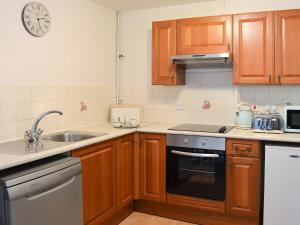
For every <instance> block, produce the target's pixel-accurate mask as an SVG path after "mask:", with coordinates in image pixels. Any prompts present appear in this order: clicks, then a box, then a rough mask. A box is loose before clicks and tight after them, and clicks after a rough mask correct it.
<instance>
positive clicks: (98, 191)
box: [72, 142, 117, 224]
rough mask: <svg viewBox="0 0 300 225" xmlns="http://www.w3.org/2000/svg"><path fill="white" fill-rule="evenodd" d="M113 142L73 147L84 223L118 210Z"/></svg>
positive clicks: (107, 215)
mask: <svg viewBox="0 0 300 225" xmlns="http://www.w3.org/2000/svg"><path fill="white" fill-rule="evenodd" d="M115 151H116V144H115V142H108V143H104V144H98V145H93V146H90V147H87V148H83V149H81V150H77V151H75V152H74V153H73V154H72V155H73V156H77V157H80V158H81V163H82V176H83V211H84V224H99V223H101V222H102V221H103V220H104V219H105V218H107V217H109V216H110V215H112V214H113V213H114V212H116V210H117V201H116V200H117V198H116V189H115V177H116V176H115V173H114V172H115Z"/></svg>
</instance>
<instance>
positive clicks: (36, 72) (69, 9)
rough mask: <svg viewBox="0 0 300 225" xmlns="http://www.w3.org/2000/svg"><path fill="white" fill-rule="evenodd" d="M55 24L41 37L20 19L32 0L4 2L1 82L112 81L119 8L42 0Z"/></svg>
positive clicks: (84, 0) (81, 0) (0, 9)
mask: <svg viewBox="0 0 300 225" xmlns="http://www.w3.org/2000/svg"><path fill="white" fill-rule="evenodd" d="M40 2H41V3H43V4H44V5H45V6H46V8H47V9H48V10H49V13H50V16H51V19H52V25H51V29H50V32H49V33H48V34H46V35H45V36H44V37H42V38H36V37H33V36H31V35H29V34H28V33H27V31H26V30H25V29H24V27H23V25H22V21H21V13H22V9H23V7H24V6H25V5H26V4H27V3H28V0H1V1H0V21H1V22H0V27H1V35H0V75H1V79H0V85H15V84H18V85H19V84H21V85H64V84H65V85H112V84H114V82H115V51H114V49H115V29H116V12H115V11H113V10H111V9H108V8H105V7H102V6H100V5H99V4H96V3H95V2H93V1H90V0H40Z"/></svg>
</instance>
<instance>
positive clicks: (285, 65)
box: [275, 10, 300, 84]
mask: <svg viewBox="0 0 300 225" xmlns="http://www.w3.org/2000/svg"><path fill="white" fill-rule="evenodd" d="M275 21H276V34H275V35H276V36H275V59H276V64H275V71H276V81H277V82H278V83H281V84H300V63H299V62H300V54H299V52H300V10H286V11H277V12H275Z"/></svg>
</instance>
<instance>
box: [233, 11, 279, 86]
mask: <svg viewBox="0 0 300 225" xmlns="http://www.w3.org/2000/svg"><path fill="white" fill-rule="evenodd" d="M273 21H274V18H273V12H262V13H253V14H241V15H234V16H233V63H234V64H233V67H234V83H235V84H270V83H274V28H273V24H274V22H273Z"/></svg>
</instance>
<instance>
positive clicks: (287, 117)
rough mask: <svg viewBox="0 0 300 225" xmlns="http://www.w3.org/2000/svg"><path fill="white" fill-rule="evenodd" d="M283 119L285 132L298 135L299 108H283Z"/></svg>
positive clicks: (299, 126) (299, 123) (293, 106)
mask: <svg viewBox="0 0 300 225" xmlns="http://www.w3.org/2000/svg"><path fill="white" fill-rule="evenodd" d="M283 119H284V131H285V132H290V133H300V106H296V105H288V106H284V108H283Z"/></svg>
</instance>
